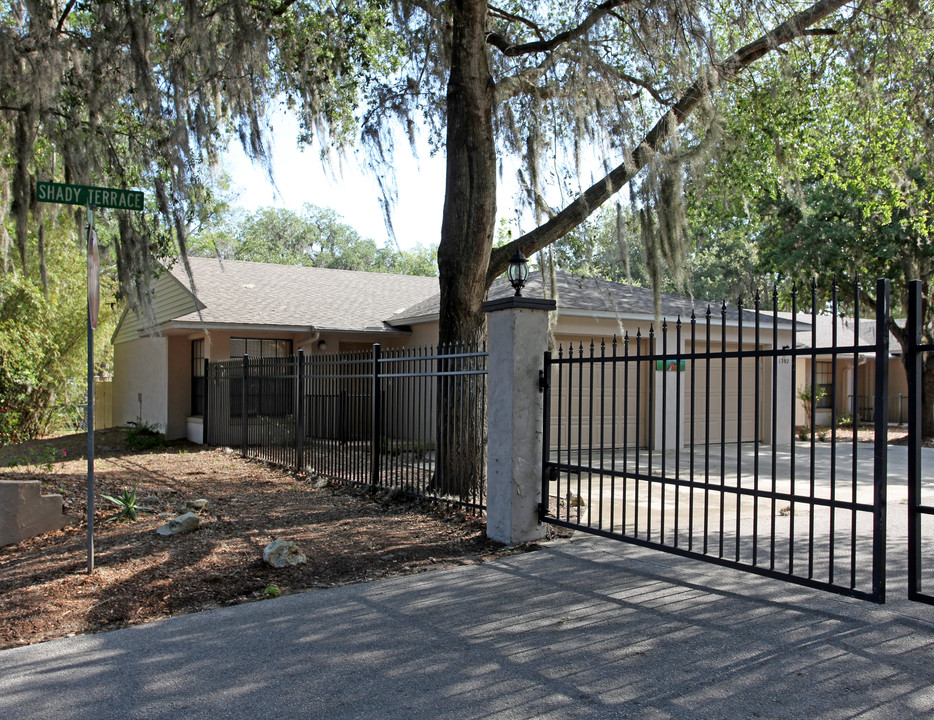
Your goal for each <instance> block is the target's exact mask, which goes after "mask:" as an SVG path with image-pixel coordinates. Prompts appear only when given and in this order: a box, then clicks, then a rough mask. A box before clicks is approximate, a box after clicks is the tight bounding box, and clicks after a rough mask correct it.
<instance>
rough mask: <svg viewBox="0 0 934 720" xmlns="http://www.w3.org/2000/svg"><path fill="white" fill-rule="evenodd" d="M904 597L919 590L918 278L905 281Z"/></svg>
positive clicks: (919, 305)
mask: <svg viewBox="0 0 934 720" xmlns="http://www.w3.org/2000/svg"><path fill="white" fill-rule="evenodd" d="M906 330H907V331H908V333H907V334H908V352H907V353H906V357H905V369H906V371H907V375H908V599H909V600H917V599H918V596H919V595H920V593H921V567H922V566H921V512H920V505H921V353H920V352H919V351H918V346H919V345H920V344H921V281H920V280H912V281H911V282H909V283H908V327H907V328H906Z"/></svg>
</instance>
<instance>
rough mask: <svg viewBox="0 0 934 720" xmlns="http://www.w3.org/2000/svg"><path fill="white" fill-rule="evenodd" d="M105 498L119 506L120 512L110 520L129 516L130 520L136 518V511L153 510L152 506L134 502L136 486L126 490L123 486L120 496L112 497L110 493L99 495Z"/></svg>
mask: <svg viewBox="0 0 934 720" xmlns="http://www.w3.org/2000/svg"><path fill="white" fill-rule="evenodd" d="M101 497H103V498H104V499H105V500H110V502H112V503H113V504H114V505H116V506H117V507H119V508H120V514H119V515H116V516H114V517H113V518H111V519H112V520H119V519H120V518H124V517H126V518H129V519H130V520H136V518H137V513H141V512H155V510H153V508H150V507H143V506H142V505H137V504H136V488H133V489H132V490H128V489H127V488H123V495H121V496H120V497H113V496H111V495H101Z"/></svg>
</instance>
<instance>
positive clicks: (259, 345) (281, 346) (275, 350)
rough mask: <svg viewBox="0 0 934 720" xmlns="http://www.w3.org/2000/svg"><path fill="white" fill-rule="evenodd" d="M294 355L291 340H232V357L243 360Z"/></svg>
mask: <svg viewBox="0 0 934 720" xmlns="http://www.w3.org/2000/svg"><path fill="white" fill-rule="evenodd" d="M291 354H292V341H291V340H270V339H268V338H230V357H231V358H242V357H243V356H244V355H249V356H250V357H251V358H282V357H289V356H290V355H291Z"/></svg>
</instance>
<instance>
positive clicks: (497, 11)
mask: <svg viewBox="0 0 934 720" xmlns="http://www.w3.org/2000/svg"><path fill="white" fill-rule="evenodd" d="M489 7H490V15H494V16H496V17H498V18H502V19H503V20H511V21H512V22H517V23H521V24H522V25H525V26H526V27H527V28H529V30H531V31H532V32H534V33H535V34H536V35H537V36H538V37H539V39H541V40H544V39H545V34H544V33H543V32H542V29H541V28H540V27H539V26H538V25H536V24H535V23H533V22H532V21H531V20H528V19H526V18H524V17H520V16H518V15H513V14H512V13H508V12H506V11H505V10H503V9H501V8H498V7H494V6H493V5H490V6H489Z"/></svg>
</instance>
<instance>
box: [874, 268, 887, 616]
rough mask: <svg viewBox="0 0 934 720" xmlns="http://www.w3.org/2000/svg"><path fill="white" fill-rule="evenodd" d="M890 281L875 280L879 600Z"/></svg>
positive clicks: (877, 592)
mask: <svg viewBox="0 0 934 720" xmlns="http://www.w3.org/2000/svg"><path fill="white" fill-rule="evenodd" d="M888 406H889V281H888V280H879V281H878V283H876V397H875V418H874V420H875V443H874V446H875V450H874V457H873V477H874V485H875V492H874V496H875V508H874V510H875V512H874V513H873V517H874V520H873V548H872V559H873V571H872V593H873V599H874V600H875V601H876V602H879V603H883V602H885V544H886V543H885V541H886V526H885V514H886V484H887V475H888V425H889V407H888Z"/></svg>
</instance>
